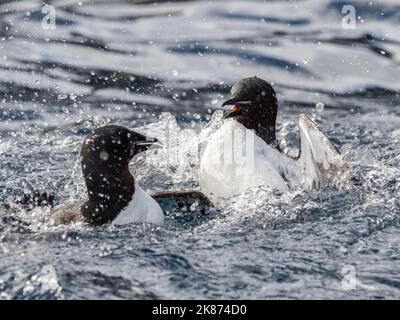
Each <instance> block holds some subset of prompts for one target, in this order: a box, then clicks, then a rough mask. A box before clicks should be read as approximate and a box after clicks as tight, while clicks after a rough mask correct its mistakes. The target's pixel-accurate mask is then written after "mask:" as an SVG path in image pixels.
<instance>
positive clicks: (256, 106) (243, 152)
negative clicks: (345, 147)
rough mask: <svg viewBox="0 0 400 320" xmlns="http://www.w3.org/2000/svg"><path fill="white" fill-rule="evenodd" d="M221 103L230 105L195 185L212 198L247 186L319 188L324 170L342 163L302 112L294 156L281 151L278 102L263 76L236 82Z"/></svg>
mask: <svg viewBox="0 0 400 320" xmlns="http://www.w3.org/2000/svg"><path fill="white" fill-rule="evenodd" d="M226 105H232V106H233V107H232V108H231V111H230V113H229V114H228V115H227V116H226V119H225V120H224V123H223V124H222V126H221V127H220V128H219V129H218V130H217V131H216V132H215V133H213V134H212V135H211V136H210V138H209V139H208V143H207V146H206V147H205V149H204V153H203V156H202V159H201V164H200V171H199V182H200V189H201V191H202V192H204V194H205V195H207V196H209V197H210V198H211V200H212V201H213V202H214V203H216V202H218V200H219V199H227V198H230V197H233V196H235V195H238V194H240V193H242V192H244V191H245V190H247V189H248V188H250V187H259V186H266V187H271V188H273V189H278V190H281V191H288V190H290V189H293V188H295V187H299V186H302V187H305V188H309V189H311V188H319V187H320V186H322V185H325V184H326V183H327V181H328V178H327V177H328V173H329V172H331V171H333V170H335V169H339V168H341V167H343V166H344V165H345V164H344V162H343V160H342V158H341V156H340V154H339V152H338V151H337V149H336V148H335V146H334V145H333V144H332V143H331V142H330V140H329V138H328V137H327V136H326V135H325V134H324V133H323V132H322V131H321V130H320V129H319V128H318V126H317V125H316V124H315V123H314V122H313V121H312V120H311V119H309V118H308V117H307V116H306V115H304V114H301V115H300V116H299V128H300V148H299V155H298V157H296V158H292V157H289V156H287V155H286V154H284V153H283V152H282V151H281V150H280V148H279V144H278V143H277V141H276V134H275V122H276V116H277V110H278V102H277V98H276V93H275V91H274V89H273V88H272V86H271V85H270V84H269V83H268V82H266V81H265V80H262V79H260V78H257V77H252V78H246V79H242V80H240V81H238V82H237V83H236V84H234V85H233V87H232V89H231V97H230V98H229V100H227V101H225V102H224V103H223V104H222V107H224V106H226Z"/></svg>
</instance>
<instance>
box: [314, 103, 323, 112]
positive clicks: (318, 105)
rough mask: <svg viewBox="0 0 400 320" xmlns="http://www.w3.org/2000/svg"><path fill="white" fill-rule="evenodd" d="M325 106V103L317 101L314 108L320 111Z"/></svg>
mask: <svg viewBox="0 0 400 320" xmlns="http://www.w3.org/2000/svg"><path fill="white" fill-rule="evenodd" d="M324 108H325V105H324V104H323V103H322V102H317V104H316V105H315V110H316V111H317V112H322V111H323V110H324Z"/></svg>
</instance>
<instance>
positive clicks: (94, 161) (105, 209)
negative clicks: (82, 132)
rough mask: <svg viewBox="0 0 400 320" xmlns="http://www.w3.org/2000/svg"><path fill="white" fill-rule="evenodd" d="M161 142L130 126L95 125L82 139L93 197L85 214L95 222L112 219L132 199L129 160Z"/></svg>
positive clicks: (86, 175) (84, 166) (83, 163)
mask: <svg viewBox="0 0 400 320" xmlns="http://www.w3.org/2000/svg"><path fill="white" fill-rule="evenodd" d="M155 142H157V140H156V139H154V138H149V137H146V136H144V135H142V134H140V133H137V132H134V131H132V130H129V129H127V128H124V127H121V126H116V125H109V126H104V127H101V128H97V129H95V130H94V131H93V132H92V133H90V134H89V135H88V136H87V137H86V139H85V140H84V141H83V143H82V147H81V166H82V173H83V177H84V179H85V183H86V187H87V190H88V196H89V201H87V202H86V203H85V205H84V207H83V213H84V216H85V217H86V218H87V220H88V221H89V222H90V223H92V224H102V223H105V222H110V221H112V219H114V218H115V217H116V215H117V214H118V213H119V212H120V210H121V209H122V208H123V207H124V206H126V205H127V204H128V203H129V201H130V200H131V199H132V195H133V193H134V190H135V189H134V178H133V177H132V175H131V174H130V172H129V161H130V160H131V159H132V158H133V157H134V156H135V155H136V154H138V153H140V152H142V151H145V150H147V149H148V148H149V147H150V146H151V145H152V144H154V143H155Z"/></svg>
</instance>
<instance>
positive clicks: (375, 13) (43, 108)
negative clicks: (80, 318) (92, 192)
mask: <svg viewBox="0 0 400 320" xmlns="http://www.w3.org/2000/svg"><path fill="white" fill-rule="evenodd" d="M47 3H48V5H50V6H52V7H46V8H44V10H43V11H46V12H47V13H46V12H42V9H43V3H42V1H34V0H25V1H7V0H6V1H1V3H0V207H1V208H0V300H1V299H153V298H159V299H168V298H169V299H220V298H223V299H320V298H323V299H360V298H361V299H399V298H400V273H399V270H400V245H399V243H400V145H399V143H400V108H399V106H400V102H399V93H400V27H399V26H400V5H399V3H398V0H380V1H361V0H360V1H354V0H346V1H337V0H304V1H279V0H276V1H254V0H253V1H219V0H218V1H171V2H169V1H154V0H153V1H145V0H139V1H134V0H131V1H129V0H113V1H106V0H104V1H101V0H98V1H95V0H88V1H84V0H81V1H77V0H58V1H57V0H54V1H50V0H49V1H47ZM345 5H350V6H353V8H354V9H355V20H354V21H353V22H354V24H353V25H352V24H351V21H350V20H346V12H345V13H342V8H343V6H345ZM53 14H55V17H56V19H55V21H54V20H52V17H54V16H53ZM343 18H345V20H344V21H343ZM47 19H48V20H47ZM349 21H350V22H349ZM52 22H54V24H53V23H52ZM352 27H354V28H352ZM254 75H257V76H259V77H261V78H264V79H266V80H268V81H269V82H271V83H273V85H274V87H275V89H276V91H277V92H278V101H279V104H280V107H279V112H278V125H277V126H278V130H279V140H280V144H281V146H282V149H284V150H285V151H286V152H295V151H296V148H297V147H298V126H297V118H298V115H299V114H300V113H305V114H307V115H308V116H310V117H311V118H312V119H314V120H315V121H316V122H317V123H318V124H319V126H320V127H321V128H322V129H323V130H324V131H325V132H326V133H327V134H328V135H329V136H330V137H331V139H332V141H333V142H334V143H335V144H336V146H337V147H338V149H339V150H340V151H341V153H342V154H343V157H344V159H345V160H346V161H348V162H349V163H350V164H351V165H352V166H353V171H354V172H353V174H354V175H355V177H356V178H357V179H358V180H359V181H360V183H361V186H362V187H361V188H360V189H354V188H352V187H350V186H349V183H346V182H343V181H342V182H341V183H336V184H333V185H332V186H331V187H329V188H326V189H323V190H319V191H312V192H310V191H306V190H293V191H292V192H290V193H287V194H281V195H276V194H268V193H265V192H264V191H263V190H250V191H249V192H247V193H245V194H243V195H241V196H239V197H237V199H235V200H234V201H232V204H231V205H230V206H228V207H227V208H226V209H224V210H223V211H222V212H219V213H214V214H210V215H209V216H198V215H196V212H190V213H188V211H184V210H182V212H179V210H178V211H177V212H174V214H171V215H170V216H169V217H168V218H167V223H166V225H165V226H164V227H155V226H152V225H144V224H137V225H129V226H124V227H112V226H104V227H88V226H84V225H72V226H68V227H55V226H53V225H52V223H51V221H50V219H49V214H50V213H49V210H48V209H42V208H35V209H33V210H25V209H22V208H20V209H14V210H7V209H5V207H4V204H5V203H8V202H10V201H12V199H13V198H14V197H17V196H20V195H22V194H23V193H24V192H31V191H32V190H41V191H48V192H54V193H55V196H56V198H55V202H56V204H60V203H64V202H73V201H76V200H79V199H83V198H84V197H85V188H84V184H83V180H82V176H81V173H80V166H79V149H80V144H81V142H82V140H83V138H84V137H85V136H86V135H87V134H88V133H89V132H90V131H91V130H92V129H93V128H96V127H98V126H101V125H104V124H107V123H118V124H121V125H124V126H127V127H129V128H138V130H142V131H143V132H152V133H153V134H156V135H157V136H162V137H163V138H161V140H162V141H164V142H165V141H173V140H174V139H175V138H174V137H176V136H179V143H178V144H176V145H173V146H172V147H171V150H169V152H168V154H165V153H164V154H163V153H162V152H161V151H159V152H156V151H154V152H153V151H151V152H149V154H148V155H147V156H146V157H144V156H143V155H141V156H139V157H138V158H137V159H134V160H133V161H132V172H134V175H135V178H136V181H137V182H138V183H139V184H140V185H141V186H142V187H143V188H144V189H146V190H148V191H153V190H172V189H174V188H177V189H178V188H184V187H188V188H189V187H190V188H198V180H197V176H196V173H197V169H198V159H197V158H198V157H197V156H196V154H195V153H192V152H189V151H190V148H191V146H192V145H193V141H197V142H198V141H199V139H200V138H199V136H201V133H202V132H203V131H204V128H207V127H209V126H210V125H213V123H215V122H218V121H220V117H221V111H219V110H218V109H219V106H220V105H221V102H222V101H223V99H224V98H226V97H227V96H228V94H229V88H230V86H231V85H232V84H233V83H234V82H235V81H237V80H239V79H241V78H245V77H249V76H254ZM193 139H194V140H193ZM175 140H176V139H175ZM175 140H174V141H175ZM172 149H173V150H172ZM177 150H178V151H180V152H183V154H180V155H178V156H175V155H174V152H173V151H177Z"/></svg>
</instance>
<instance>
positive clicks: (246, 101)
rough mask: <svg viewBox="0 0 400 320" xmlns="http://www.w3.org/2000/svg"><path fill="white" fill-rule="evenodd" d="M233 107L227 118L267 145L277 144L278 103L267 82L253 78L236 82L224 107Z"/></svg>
mask: <svg viewBox="0 0 400 320" xmlns="http://www.w3.org/2000/svg"><path fill="white" fill-rule="evenodd" d="M227 105H231V106H232V108H231V111H230V112H229V114H228V115H227V116H226V118H234V119H236V120H237V121H239V122H240V123H242V124H243V125H244V126H245V127H247V128H248V129H254V130H255V131H256V133H257V134H258V135H259V136H260V137H261V138H262V139H264V140H265V141H266V142H267V143H275V122H276V116H277V112H278V102H277V99H276V93H275V90H274V89H273V88H272V86H271V85H270V84H269V83H268V82H267V81H265V80H263V79H260V78H257V77H252V78H245V79H242V80H239V81H238V82H236V83H235V84H234V85H233V86H232V89H231V96H230V98H229V99H228V100H227V101H225V102H224V103H223V104H222V107H224V106H227Z"/></svg>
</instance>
